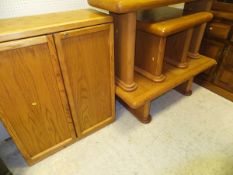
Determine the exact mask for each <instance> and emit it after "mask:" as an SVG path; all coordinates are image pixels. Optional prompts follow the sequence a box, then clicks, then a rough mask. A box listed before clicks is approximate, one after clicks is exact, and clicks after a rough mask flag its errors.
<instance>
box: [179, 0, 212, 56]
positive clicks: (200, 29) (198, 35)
mask: <svg viewBox="0 0 233 175" xmlns="http://www.w3.org/2000/svg"><path fill="white" fill-rule="evenodd" d="M212 4H213V0H197V1H192V2H187V3H185V7H184V13H185V14H190V13H196V12H200V11H210V10H211V7H212ZM205 28H206V23H204V24H202V25H199V26H197V27H195V29H194V32H193V37H192V41H191V47H190V50H189V56H190V57H191V58H199V57H200V55H199V49H200V45H201V41H202V38H203V35H204V33H205Z"/></svg>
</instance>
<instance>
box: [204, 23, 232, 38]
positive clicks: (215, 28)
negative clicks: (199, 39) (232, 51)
mask: <svg viewBox="0 0 233 175" xmlns="http://www.w3.org/2000/svg"><path fill="white" fill-rule="evenodd" d="M230 31H231V25H230V24H223V23H219V22H211V23H210V24H209V25H208V26H207V30H206V37H213V38H219V39H227V38H228V37H229V34H230Z"/></svg>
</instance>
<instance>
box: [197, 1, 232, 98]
mask: <svg viewBox="0 0 233 175" xmlns="http://www.w3.org/2000/svg"><path fill="white" fill-rule="evenodd" d="M227 2H228V1H227V0H226V1H216V2H215V3H214V4H213V7H212V12H213V14H214V19H213V21H211V22H210V23H209V24H208V26H207V29H206V33H205V37H204V40H203V42H202V47H201V53H202V54H204V55H207V56H209V57H212V58H214V59H215V60H216V61H217V62H218V65H217V66H216V67H214V68H212V69H210V70H208V71H206V72H205V73H203V74H202V75H201V76H199V77H198V79H197V80H196V81H197V82H198V83H199V84H200V85H202V86H204V87H206V88H208V89H209V90H211V91H213V92H215V93H217V94H219V95H221V96H223V97H225V98H227V99H229V100H231V101H233V2H232V1H229V3H227Z"/></svg>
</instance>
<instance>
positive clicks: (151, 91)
mask: <svg viewBox="0 0 233 175" xmlns="http://www.w3.org/2000/svg"><path fill="white" fill-rule="evenodd" d="M215 64H216V61H215V60H213V59H211V58H208V57H205V56H201V59H191V60H190V62H189V65H190V66H189V67H188V68H187V69H179V68H176V67H174V66H171V65H169V64H165V69H164V70H165V72H166V73H165V75H166V77H167V78H166V81H164V82H163V83H155V82H153V81H151V80H149V79H147V78H145V77H143V76H141V75H139V74H137V73H136V74H135V75H136V76H135V80H136V82H137V84H138V89H137V90H136V91H134V92H130V93H129V92H125V91H124V90H122V89H121V88H119V87H117V88H116V94H117V96H118V97H119V98H120V99H122V100H123V101H124V102H125V103H126V104H127V105H128V106H129V107H130V108H133V109H137V108H140V107H141V106H143V105H144V104H145V103H146V102H148V101H151V100H154V99H155V98H157V97H159V96H160V95H162V94H164V93H166V92H167V91H169V90H171V89H172V88H174V87H176V86H178V85H180V84H182V83H183V82H185V81H188V80H189V79H191V78H192V77H194V76H196V75H197V74H199V73H201V72H203V71H205V70H206V69H208V68H210V67H212V66H213V65H215Z"/></svg>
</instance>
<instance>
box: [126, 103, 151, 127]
mask: <svg viewBox="0 0 233 175" xmlns="http://www.w3.org/2000/svg"><path fill="white" fill-rule="evenodd" d="M123 104H124V103H123ZM124 106H125V107H126V108H127V109H128V110H129V111H130V112H131V113H132V114H133V115H134V116H135V117H136V118H137V119H138V120H139V121H140V122H142V123H144V124H148V123H150V122H151V120H152V118H151V115H150V108H151V102H147V103H146V104H144V105H143V106H141V107H139V108H137V109H132V108H130V107H129V106H127V105H126V104H124Z"/></svg>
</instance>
